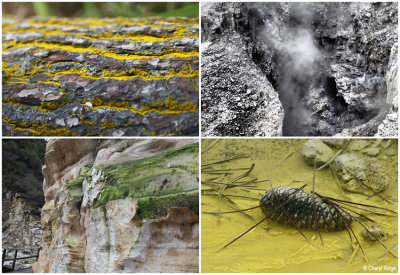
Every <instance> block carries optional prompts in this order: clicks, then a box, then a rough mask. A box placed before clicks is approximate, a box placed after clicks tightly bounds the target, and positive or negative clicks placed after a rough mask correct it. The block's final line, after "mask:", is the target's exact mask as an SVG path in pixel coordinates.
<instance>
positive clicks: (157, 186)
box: [34, 139, 199, 272]
mask: <svg viewBox="0 0 400 275" xmlns="http://www.w3.org/2000/svg"><path fill="white" fill-rule="evenodd" d="M198 154H199V152H198V143H196V140H190V139H181V140H172V139H168V140H166V139H162V140H161V139H146V140H140V139H135V140H132V139H124V140H95V139H90V140H88V139H85V140H74V139H68V140H52V141H50V142H49V144H48V145H47V149H46V157H45V159H46V166H45V167H44V168H43V173H44V176H45V182H44V190H45V196H46V204H45V205H44V207H43V208H42V220H41V222H42V227H43V250H42V252H41V254H40V258H39V261H38V262H37V263H36V264H35V265H34V271H35V272H198V256H199V253H198V247H199V223H198V217H199V216H198V215H199V213H198V196H199V193H198Z"/></svg>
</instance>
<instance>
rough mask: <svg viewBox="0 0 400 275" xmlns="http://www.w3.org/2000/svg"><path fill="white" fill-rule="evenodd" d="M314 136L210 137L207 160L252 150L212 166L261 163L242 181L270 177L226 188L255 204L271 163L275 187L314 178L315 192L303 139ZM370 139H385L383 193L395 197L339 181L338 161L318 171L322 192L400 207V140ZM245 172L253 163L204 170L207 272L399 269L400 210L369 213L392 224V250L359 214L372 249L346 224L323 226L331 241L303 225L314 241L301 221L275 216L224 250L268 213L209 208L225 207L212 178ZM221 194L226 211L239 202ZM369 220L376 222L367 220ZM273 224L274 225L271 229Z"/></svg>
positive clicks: (245, 204) (243, 204)
mask: <svg viewBox="0 0 400 275" xmlns="http://www.w3.org/2000/svg"><path fill="white" fill-rule="evenodd" d="M306 141H307V140H305V139H219V140H213V139H203V141H202V166H204V165H205V164H208V163H212V162H215V161H220V160H223V159H228V158H232V157H234V156H237V155H243V154H245V155H248V156H249V157H248V158H242V159H237V160H234V161H230V162H227V163H223V164H219V165H213V166H212V169H213V170H225V171H226V170H228V169H236V168H249V167H250V166H251V164H252V163H254V164H255V166H254V169H253V171H252V172H251V173H250V174H249V176H247V177H246V178H244V179H241V180H239V181H242V182H243V181H246V180H249V179H251V178H257V181H262V182H258V183H255V184H251V185H252V186H254V187H253V188H233V189H226V190H225V191H224V192H223V194H225V195H234V196H238V197H234V196H231V197H230V199H231V200H232V201H233V202H234V203H235V204H236V205H237V206H239V207H240V208H242V209H244V208H249V207H252V206H256V205H258V204H259V199H260V198H261V196H262V195H263V194H264V192H265V191H263V190H267V189H268V188H269V184H268V182H267V181H265V180H266V173H265V168H268V171H269V174H270V177H271V181H272V183H273V185H274V186H275V187H276V186H280V185H288V186H293V187H301V186H302V185H304V184H306V183H307V184H308V186H307V187H306V188H305V190H306V191H307V192H310V191H311V190H312V174H313V168H312V167H310V166H308V165H306V164H305V163H304V161H303V158H302V156H301V150H302V146H303V144H304V143H305V142H306ZM352 142H353V141H352ZM354 142H357V141H354ZM366 142H367V143H368V147H373V146H378V147H379V149H380V153H379V155H378V156H377V157H376V158H377V160H378V161H379V162H380V164H381V165H382V166H383V167H384V169H385V170H386V172H387V176H388V177H389V186H388V188H387V189H386V190H385V191H384V192H383V193H381V195H382V196H384V197H385V198H387V199H388V200H389V201H391V203H388V202H385V201H383V200H382V199H381V198H379V197H378V196H374V197H366V196H364V195H361V194H355V193H349V192H346V191H344V190H343V189H342V188H340V187H339V186H338V182H337V181H338V179H337V178H334V177H333V174H332V171H331V169H330V168H326V169H323V170H320V171H317V173H316V192H318V193H320V194H322V195H324V196H329V197H334V198H338V199H343V200H348V201H352V202H358V203H364V204H371V205H375V206H380V207H385V208H389V209H392V210H395V211H397V209H398V206H397V199H398V196H397V194H398V191H397V190H398V187H397V185H398V181H397V178H398V171H397V166H398V164H397V152H398V149H397V140H389V141H387V140H375V139H373V140H371V139H370V140H366ZM350 144H351V143H350ZM350 147H351V146H350V145H349V148H350ZM354 147H356V146H354ZM384 147H387V148H384ZM348 152H356V151H351V150H350V149H347V150H346V151H345V153H348ZM358 152H359V153H360V151H358ZM356 153H357V152H356ZM209 168H210V167H209ZM202 170H204V169H202ZM244 172H245V170H237V171H234V172H233V174H230V175H221V174H206V173H202V178H201V181H202V190H203V191H202V196H201V210H202V215H201V271H202V272H213V273H221V272H241V273H248V272H262V273H264V272H379V271H380V272H391V270H392V271H395V272H397V270H398V260H397V243H398V241H397V240H398V238H397V224H398V218H397V216H396V215H394V216H390V217H389V216H379V215H375V214H370V213H367V215H368V217H370V218H372V219H374V220H376V221H377V222H378V224H379V227H380V228H381V229H382V230H384V231H385V232H386V234H387V237H386V239H385V240H384V241H383V243H384V245H385V246H386V247H387V248H388V249H389V250H390V252H387V250H386V249H385V248H384V247H383V246H382V245H380V244H379V243H376V242H368V241H366V240H364V239H363V237H362V236H361V232H362V230H363V228H362V226H361V225H359V224H358V223H357V222H354V221H353V222H352V224H351V226H352V229H353V231H354V233H355V234H356V236H357V238H358V240H359V241H360V243H361V245H362V247H363V249H364V252H365V256H364V255H363V253H362V252H361V251H360V249H359V248H357V246H356V245H354V246H353V245H352V241H350V238H349V235H348V233H347V231H346V230H343V231H338V232H322V233H321V234H322V238H323V241H324V246H322V245H321V241H320V240H319V237H318V234H317V233H316V232H314V231H310V230H303V232H304V233H305V234H306V235H307V236H308V238H310V239H312V244H311V243H310V242H308V241H307V240H305V239H304V238H303V237H302V236H301V235H300V233H299V232H298V231H297V230H296V229H295V228H292V227H283V226H281V225H278V224H274V223H272V222H270V221H269V222H268V223H263V224H262V225H261V226H258V227H257V228H255V229H253V230H252V231H251V232H249V233H248V234H247V235H245V236H243V237H242V238H240V239H239V240H238V241H236V242H235V243H233V244H232V245H230V246H228V247H227V248H226V249H223V250H222V251H220V252H218V250H220V249H221V248H222V247H223V246H224V245H226V244H227V243H229V242H230V241H231V240H232V239H233V238H234V237H235V236H237V235H239V234H241V233H243V232H244V231H246V230H247V229H249V228H250V227H251V226H252V225H254V224H255V223H256V222H255V221H259V220H261V219H263V218H264V215H263V213H262V212H261V210H260V209H259V208H257V209H254V210H251V211H247V212H246V213H248V214H249V215H250V216H251V217H252V218H253V219H254V220H255V221H253V220H252V219H250V218H249V217H247V216H245V215H243V214H241V213H232V214H224V215H221V216H220V221H219V222H218V215H216V214H206V213H204V212H217V211H218V208H219V206H218V205H219V203H218V196H217V192H210V191H205V190H206V189H210V186H209V185H207V184H206V182H209V181H210V180H212V181H217V182H229V180H232V179H234V178H235V177H237V176H239V175H240V174H243V173H244ZM216 173H218V171H217V172H216ZM258 189H260V190H258ZM240 196H243V197H240ZM244 197H246V198H244ZM221 202H222V203H221V211H232V210H233V208H232V207H230V206H229V203H228V202H227V200H226V199H222V200H221ZM363 213H364V212H363ZM363 223H365V224H369V223H368V222H367V221H365V220H363ZM266 227H269V230H267V229H266ZM353 240H354V237H353ZM379 268H381V270H379Z"/></svg>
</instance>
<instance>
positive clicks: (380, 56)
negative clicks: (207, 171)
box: [202, 2, 398, 136]
mask: <svg viewBox="0 0 400 275" xmlns="http://www.w3.org/2000/svg"><path fill="white" fill-rule="evenodd" d="M397 21H398V10H397V4H396V3H394V2H392V3H390V2H389V3H234V4H232V3H210V4H207V5H205V8H204V9H203V12H202V22H203V23H202V27H203V29H202V40H203V41H202V43H203V44H202V45H207V47H203V48H206V50H205V54H204V55H205V56H206V58H204V59H203V62H202V69H203V71H202V92H203V94H202V95H203V98H204V99H205V100H203V106H202V111H203V114H202V117H203V121H205V122H206V123H203V124H202V128H203V130H204V132H205V133H206V134H207V135H271V136H273V135H280V133H281V132H282V133H283V135H295V136H303V135H314V136H318V135H323V136H333V135H350V136H373V135H380V136H397V119H398V118H397V84H395V83H397V46H396V45H397ZM239 40H240V41H239ZM232 44H235V47H237V49H236V48H235V53H236V55H235V56H233V57H230V58H229V62H231V63H228V64H227V65H226V64H222V63H223V62H225V59H223V58H219V59H218V58H217V56H218V55H223V56H224V57H225V58H226V59H228V57H229V55H228V54H226V52H227V51H228V49H229V48H231V47H232V46H231V45H232ZM223 45H224V46H223ZM212 51H214V52H215V53H216V54H214V55H213V54H212ZM221 51H222V54H221V53H220V52H221ZM211 56H212V57H213V58H214V59H212V58H211ZM207 62H208V63H207ZM243 63H245V64H243ZM225 65H226V67H228V68H229V69H230V70H226V69H224V66H225ZM249 66H250V67H253V66H255V67H256V69H257V71H258V72H259V74H260V75H263V80H264V81H263V82H264V83H265V82H267V83H268V84H269V85H267V86H268V87H271V88H270V89H266V88H265V87H263V86H262V85H260V84H257V85H256V86H257V90H258V91H260V90H262V91H265V90H268V92H265V93H267V94H273V95H277V94H278V95H279V100H280V103H281V104H282V107H283V109H284V110H285V111H284V119H283V123H282V122H281V120H282V116H283V113H282V112H280V111H279V105H280V103H279V102H278V104H276V103H275V101H274V100H272V99H271V97H264V98H262V99H261V100H260V102H256V105H255V106H251V105H250V106H251V107H249V108H246V107H247V106H246V105H245V104H244V108H243V109H240V106H239V105H238V104H237V102H238V103H241V102H244V103H246V102H248V101H250V100H251V97H249V95H250V96H251V94H249V95H247V94H246V93H243V92H242V90H243V88H242V86H245V85H246V84H248V83H249V82H250V80H252V79H254V78H255V77H254V74H252V75H251V76H249V73H248V72H250V71H251V70H249V69H248V67H249ZM237 67H240V68H239V69H238V68H237ZM242 70H243V71H242ZM254 70H255V69H254ZM230 78H232V79H234V80H235V81H234V82H231V83H229V79H230ZM219 83H223V84H219ZM221 86H222V87H221ZM223 88H224V89H223ZM219 99H221V100H219ZM225 102H228V104H225ZM204 104H205V105H204ZM224 104H225V105H226V106H224ZM264 105H265V106H264ZM259 108H264V110H263V111H267V114H266V116H265V117H257V118H255V117H254V116H253V114H255V113H256V110H258V109H259ZM225 110H227V111H225ZM238 110H239V112H238ZM272 110H274V111H272ZM223 113H227V115H224V114H223ZM237 113H239V114H240V116H239V118H238V122H237V121H235V119H234V118H235V116H234V114H237ZM276 114H279V116H277V115H276ZM225 116H227V117H228V119H226V118H225ZM278 117H280V119H278ZM223 118H225V120H223ZM260 121H264V122H265V121H267V122H268V123H269V124H274V125H276V128H271V127H268V130H269V131H268V130H265V129H261V128H257V127H254V126H253V125H254V123H255V122H256V124H257V123H259V122H260ZM237 128H238V129H239V130H236V129H237ZM215 129H217V130H215ZM271 129H274V130H275V131H271Z"/></svg>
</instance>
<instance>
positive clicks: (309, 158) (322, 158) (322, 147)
mask: <svg viewBox="0 0 400 275" xmlns="http://www.w3.org/2000/svg"><path fill="white" fill-rule="evenodd" d="M301 154H302V155H303V158H304V161H305V162H306V163H307V164H308V165H314V162H315V164H316V165H318V166H320V165H324V164H325V163H327V162H328V161H329V160H330V159H331V158H332V156H333V151H332V149H331V148H329V146H327V145H326V144H325V143H323V142H322V141H321V140H319V139H311V140H309V141H307V142H306V143H304V145H303V149H302V152H301Z"/></svg>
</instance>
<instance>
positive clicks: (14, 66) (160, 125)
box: [2, 18, 199, 136]
mask: <svg viewBox="0 0 400 275" xmlns="http://www.w3.org/2000/svg"><path fill="white" fill-rule="evenodd" d="M2 38H3V78H2V83H3V134H4V135H16V136H18V135H41V136H44V135H52V136H57V135H61V136H66V135H68V136H72V135H80V136H84V135H103V136H142V135H152V134H153V135H197V134H198V100H199V94H198V72H199V68H198V67H199V64H198V20H197V19H185V18H170V19H160V18H152V19H121V18H120V19H99V20H96V19H63V18H53V19H48V20H45V19H38V18H32V19H26V20H18V19H3V37H2Z"/></svg>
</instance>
